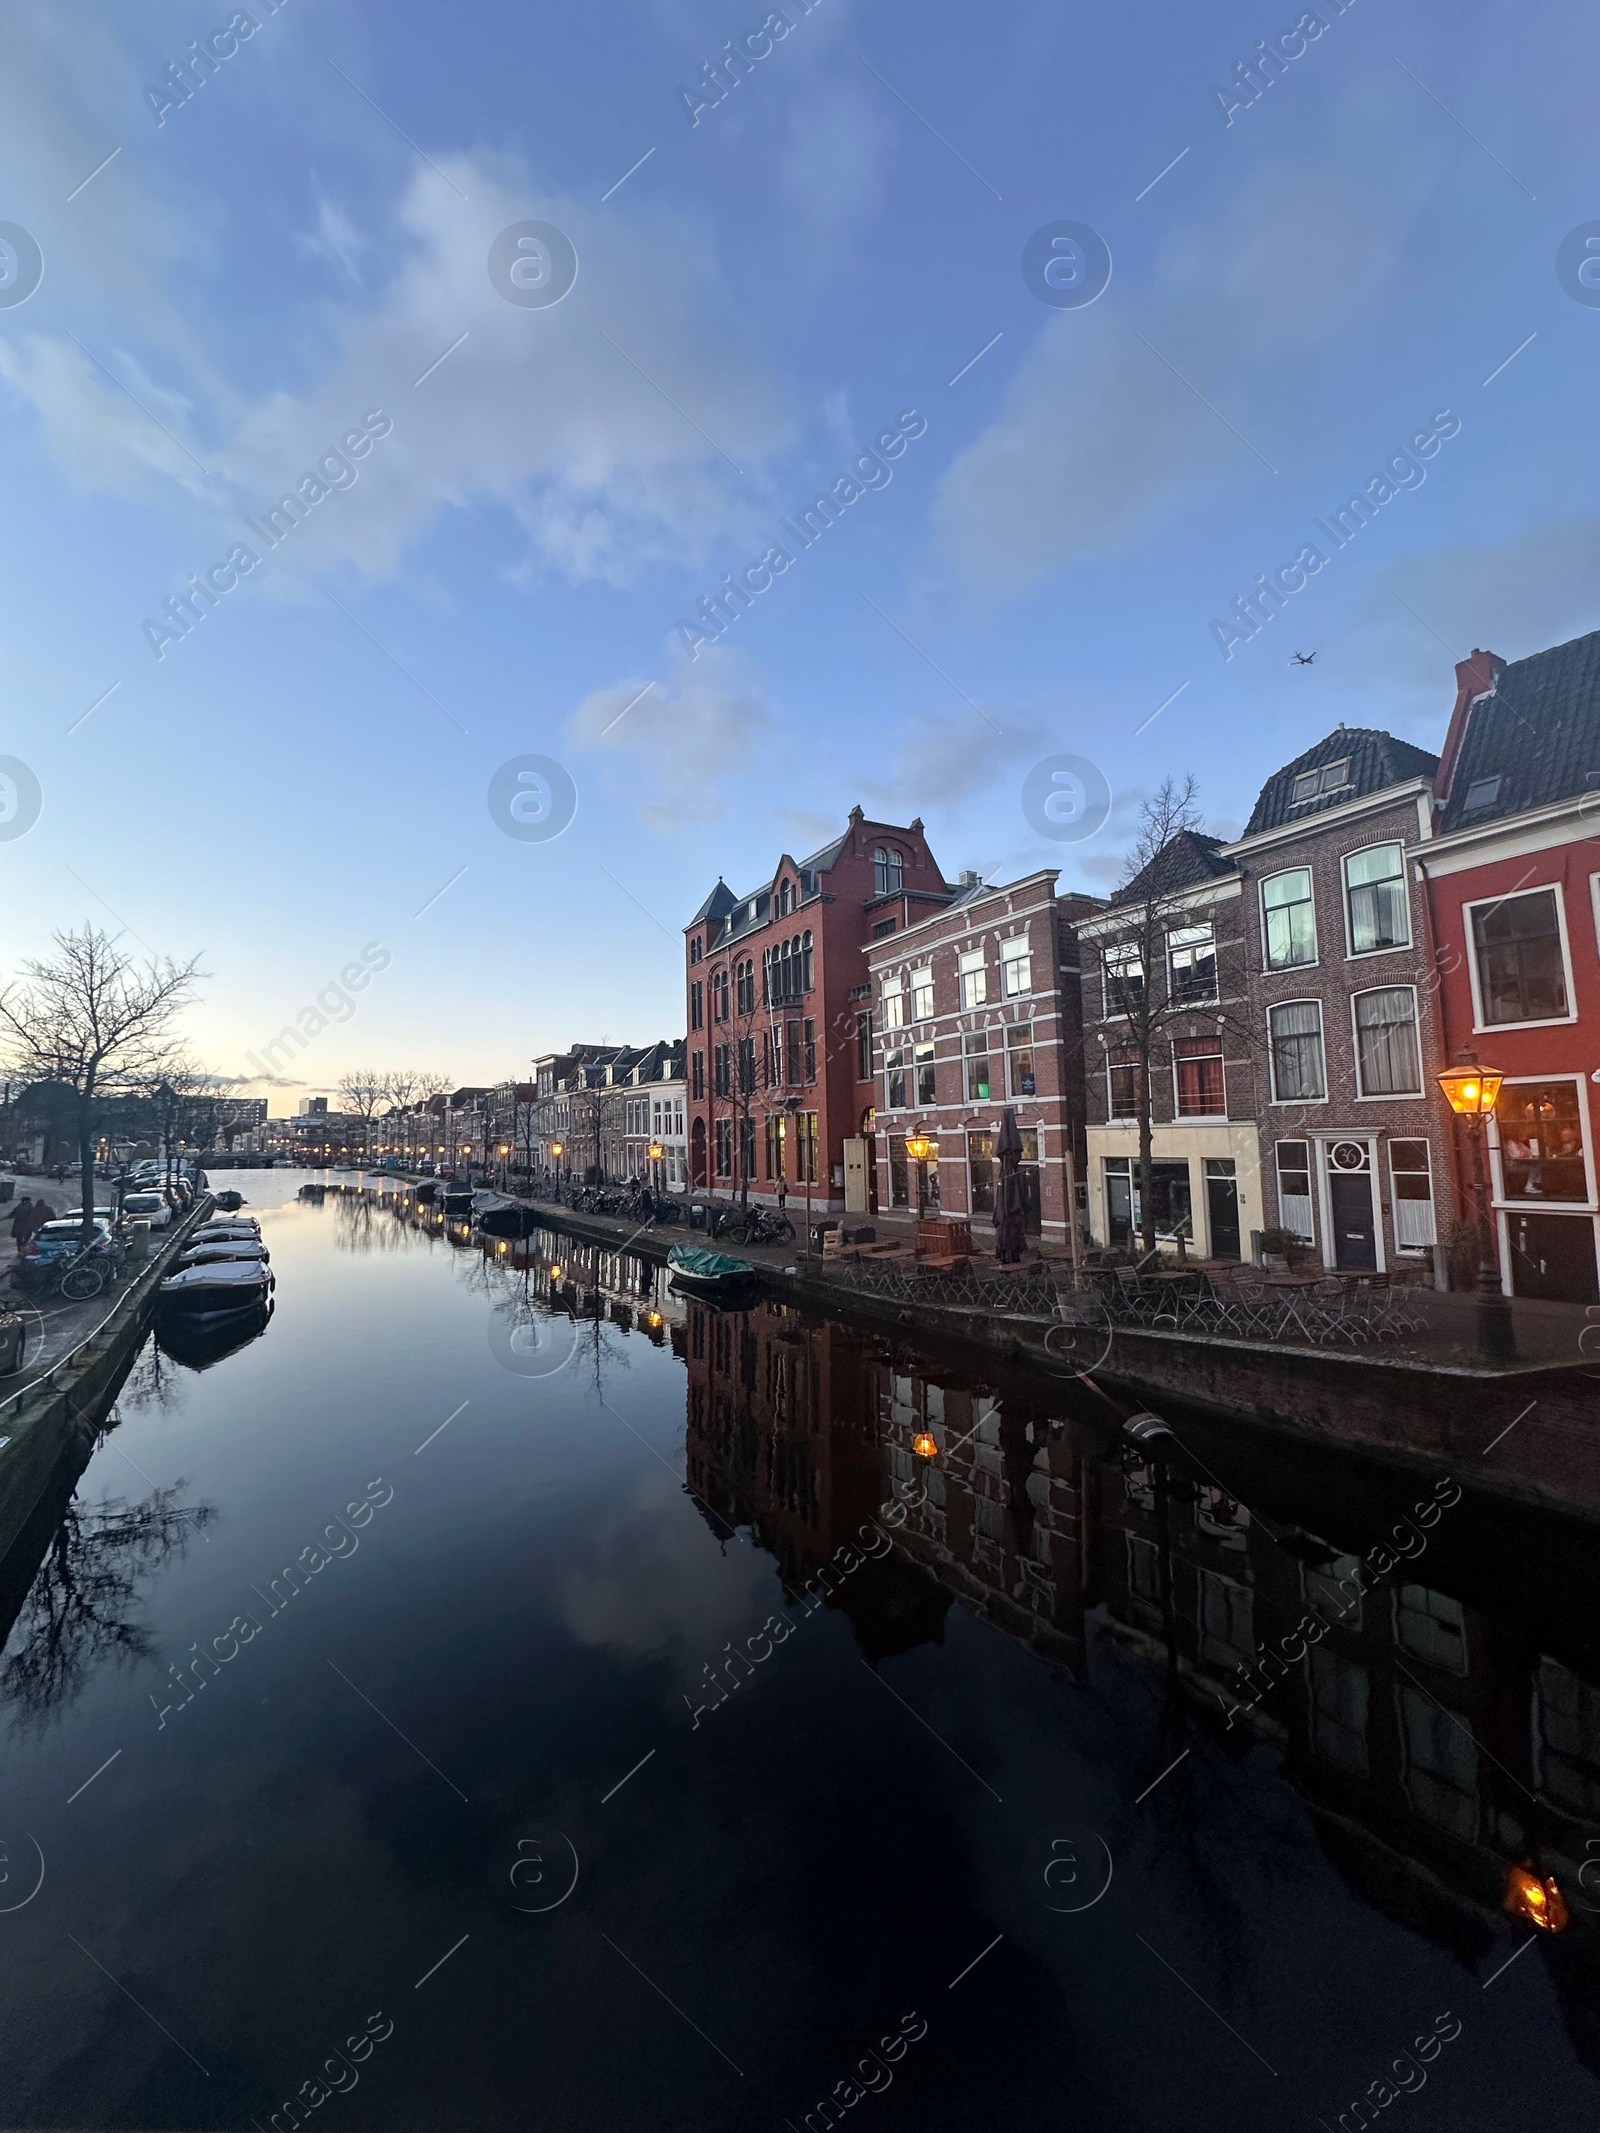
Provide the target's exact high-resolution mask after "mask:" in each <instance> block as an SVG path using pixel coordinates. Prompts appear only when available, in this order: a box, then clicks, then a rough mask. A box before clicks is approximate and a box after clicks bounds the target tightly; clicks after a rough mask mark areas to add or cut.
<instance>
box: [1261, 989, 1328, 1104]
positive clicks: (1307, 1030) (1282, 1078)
mask: <svg viewBox="0 0 1600 2133" xmlns="http://www.w3.org/2000/svg"><path fill="white" fill-rule="evenodd" d="M1271 1026H1272V1085H1273V1089H1274V1091H1275V1093H1276V1095H1277V1098H1278V1101H1279V1102H1280V1103H1293V1102H1296V1101H1304V1100H1305V1099H1306V1098H1308V1097H1309V1098H1315V1097H1319V1096H1326V1095H1327V1093H1328V1088H1327V1079H1326V1076H1325V1074H1324V1072H1323V1065H1322V1010H1321V1008H1320V1007H1319V1006H1318V1005H1317V1003H1316V1001H1315V1000H1290V1001H1288V1002H1287V1003H1286V1004H1285V1005H1284V1006H1282V1007H1275V1008H1273V1010H1272V1016H1271Z"/></svg>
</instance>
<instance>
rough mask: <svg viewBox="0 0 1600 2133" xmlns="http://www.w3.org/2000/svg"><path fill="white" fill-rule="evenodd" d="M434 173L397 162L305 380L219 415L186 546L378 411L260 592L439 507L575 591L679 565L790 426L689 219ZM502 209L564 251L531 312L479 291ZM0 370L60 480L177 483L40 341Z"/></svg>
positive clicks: (100, 396) (64, 348) (489, 171)
mask: <svg viewBox="0 0 1600 2133" xmlns="http://www.w3.org/2000/svg"><path fill="white" fill-rule="evenodd" d="M440 169H441V170H442V171H443V173H444V175H445V177H446V178H448V179H449V180H451V181H453V183H454V185H456V186H458V187H459V188H460V191H461V192H462V193H465V194H466V195H467V199H466V200H465V201H463V200H462V199H461V198H460V197H459V196H458V194H457V193H456V192H454V191H452V190H451V187H450V185H449V184H446V183H444V182H442V181H441V179H440V178H439V177H436V176H434V175H433V174H432V173H431V172H428V171H423V172H419V173H418V174H417V176H416V177H415V179H414V180H413V181H412V183H411V185H410V187H409V189H408V191H407V193H406V195H405V197H404V200H403V202H402V205H401V210H400V221H401V225H402V232H403V238H404V245H405V253H406V256H405V260H404V263H403V265H402V266H401V267H400V268H399V270H398V271H397V272H396V273H395V274H394V275H393V277H392V278H391V279H390V281H389V282H388V284H387V285H386V287H385V288H384V289H383V290H382V292H381V293H380V294H378V295H376V296H375V297H372V298H371V299H370V300H369V301H368V303H367V304H366V305H365V306H364V307H363V308H362V309H361V310H360V311H359V312H355V313H353V314H352V315H351V316H350V317H349V319H348V322H347V324H346V326H345V328H344V331H343V334H342V338H341V342H340V345H339V347H338V351H337V353H336V355H335V357H334V359H333V361H332V362H331V363H330V365H329V366H328V368H327V370H326V373H325V375H324V376H323V377H322V379H321V381H320V383H318V384H317V385H316V386H315V387H314V388H313V389H312V390H310V391H309V392H302V393H290V392H276V393H273V394H272V395H270V396H269V397H268V398H266V399H264V400H262V401H260V402H258V403H257V404H255V405H254V406H249V405H247V406H245V407H244V408H243V409H242V410H237V411H236V410H235V409H234V408H233V407H231V406H230V407H226V408H224V409H222V410H221V416H222V420H223V422H224V423H225V425H226V435H225V437H224V439H223V441H221V442H214V443H212V444H210V445H209V446H202V447H201V448H200V451H201V456H202V457H203V458H204V460H205V462H206V464H207V465H208V466H209V467H211V468H213V469H215V470H216V472H217V475H218V481H217V483H216V484H215V489H214V494H215V496H216V501H217V503H218V506H219V508H218V510H217V513H216V519H215V524H214V527H213V529H212V531H211V532H210V533H209V535H207V534H201V535H200V536H199V538H200V540H201V541H202V543H203V542H204V541H205V540H206V539H210V540H211V541H212V542H213V543H215V544H216V545H217V546H218V552H219V553H222V552H225V551H226V548H227V547H228V545H229V544H230V543H231V542H232V541H234V540H237V539H239V538H241V529H240V528H239V526H238V514H240V513H249V514H250V515H252V516H254V515H255V514H256V513H257V512H258V511H260V510H261V509H263V508H264V507H266V506H267V505H269V504H270V503H271V502H272V501H273V500H274V499H275V498H277V497H278V496H280V495H281V494H283V493H284V491H285V489H286V488H288V487H290V486H291V485H292V484H294V483H295V482H296V481H298V479H299V478H300V476H301V475H302V474H303V473H304V472H306V471H307V470H308V469H309V468H310V467H311V465H312V464H313V462H314V461H315V459H316V457H317V456H318V455H319V454H320V453H322V452H324V451H326V450H328V449H329V448H330V447H332V446H334V445H335V444H336V443H337V441H338V439H339V438H340V436H341V435H342V434H343V433H344V432H345V431H347V430H348V429H350V428H351V427H352V426H354V425H356V424H357V423H358V422H359V420H360V418H361V416H362V414H363V412H364V411H365V410H367V409H369V408H374V407H381V408H383V409H384V410H385V412H387V413H388V414H390V415H391V416H392V418H393V421H394V433H393V436H392V437H390V438H388V439H387V440H386V441H385V442H384V443H383V444H382V445H381V446H380V447H379V448H378V450H377V451H376V452H375V453H374V454H373V455H372V456H371V457H370V458H368V459H367V460H366V461H365V462H364V463H363V466H362V468H361V477H360V480H359V481H358V482H357V484H356V486H355V487H354V488H352V489H349V490H347V491H346V492H345V493H344V494H342V495H341V496H339V497H338V498H337V500H334V501H330V502H329V503H328V504H327V505H325V506H323V507H322V508H320V509H318V510H317V511H316V512H315V513H314V514H313V515H312V516H311V517H310V518H309V519H308V520H307V521H306V524H305V525H304V527H303V528H301V529H299V530H298V531H297V533H296V535H295V537H294V539H293V541H292V542H291V543H289V544H287V545H286V546H285V547H284V548H283V549H282V550H281V551H280V552H278V553H277V554H275V555H274V557H273V564H274V568H273V570H272V572H271V573H270V574H269V576H268V577H266V578H264V579H263V581H262V582H263V583H270V584H272V585H273V586H275V587H276V588H277V589H278V590H279V591H283V590H285V589H289V588H292V587H293V586H294V585H295V582H296V581H297V580H298V581H301V582H302V583H303V581H304V580H306V579H309V578H313V577H319V576H321V575H322V574H324V573H325V572H326V571H327V569H328V568H329V567H330V566H331V565H334V564H337V563H339V562H341V561H342V562H347V563H349V564H351V565H353V566H354V567H355V568H356V569H357V570H358V571H359V572H360V573H362V574H363V575H364V576H366V577H368V578H379V577H384V576H387V575H389V574H391V573H392V572H393V571H394V570H395V569H396V568H397V566H398V564H399V562H400V560H401V557H402V554H403V552H404V550H405V548H406V546H407V544H408V543H409V542H411V541H413V540H415V539H417V538H418V537H420V536H421V535H422V534H423V533H424V532H425V530H426V528H427V527H428V525H429V523H430V521H431V520H432V519H433V518H434V516H435V515H436V514H437V513H438V512H439V510H440V509H441V508H442V507H444V506H446V505H451V504H453V505H456V506H465V505H468V504H471V503H475V502H479V503H481V502H485V501H487V502H498V503H500V504H502V505H503V506H505V507H507V508H508V509H510V510H511V511H512V512H513V513H514V514H515V515H516V516H517V518H518V519H519V521H520V522H521V524H522V525H523V527H524V529H525V530H526V532H527V533H528V534H529V535H530V536H531V538H532V541H533V544H534V550H535V554H536V556H537V557H538V558H539V559H541V560H542V561H543V562H545V563H547V564H551V565H554V566H555V567H557V568H559V569H561V570H563V571H564V572H566V574H567V575H568V576H569V577H571V578H573V579H577V580H581V579H584V578H592V577H602V578H606V579H608V580H610V581H611V582H613V583H617V582H623V581H625V580H626V579H627V577H628V576H630V575H631V574H632V573H633V572H634V571H635V570H637V569H638V568H639V567H640V566H641V564H643V563H646V562H649V561H652V560H657V559H660V558H663V557H668V556H670V557H671V558H673V559H674V560H676V561H680V562H681V561H683V560H684V559H685V558H686V557H694V558H699V557H701V556H703V555H704V554H705V553H706V551H707V550H708V549H709V547H710V545H711V544H712V543H713V541H715V540H718V539H720V538H722V537H723V536H724V535H725V534H726V533H727V532H728V531H729V529H730V527H734V528H737V529H739V530H741V531H742V530H743V529H744V526H745V524H746V521H747V519H748V518H749V517H750V516H751V515H752V514H753V513H754V512H755V511H756V509H757V508H758V504H759V499H758V498H756V497H753V496H752V495H751V494H750V485H749V483H748V481H746V482H743V483H741V482H740V479H739V477H738V476H736V475H735V473H734V467H733V465H731V464H729V461H730V460H731V461H733V462H736V463H737V465H738V466H739V467H740V468H742V469H744V470H745V471H746V473H747V474H749V473H750V472H752V471H753V470H754V469H756V468H758V467H759V466H760V464H761V462H762V461H763V460H764V459H766V458H767V457H768V456H769V455H770V454H771V453H773V452H775V451H776V450H777V449H778V448H779V447H780V446H781V445H782V444H783V443H784V442H785V441H786V440H787V439H788V436H789V434H790V424H789V419H788V414H787V410H786V406H785V401H784V396H783V393H782V391H781V390H780V387H779V386H778V384H777V382H776V380H775V378H774V375H773V373H772V371H771V369H770V367H769V366H768V365H767V364H766V363H765V362H763V360H762V359H761V357H760V356H759V355H758V354H757V353H756V352H755V350H754V349H753V348H752V347H751V345H750V344H749V342H748V341H747V339H746V338H745V336H744V334H743V333H742V331H741V330H740V328H739V326H738V323H737V321H736V320H735V319H734V317H733V316H732V314H731V309H730V307H729V305H728V304H727V303H726V301H725V299H724V295H723V292H722V290H721V287H720V283H719V279H718V275H717V270H716V263H715V261H714V259H713V257H712V256H711V253H710V250H709V247H708V242H707V239H706V237H705V235H704V232H703V230H702V229H701V228H698V227H696V226H694V225H692V224H690V223H688V222H686V221H685V220H683V219H682V218H680V217H678V216H677V215H675V214H673V213H671V212H669V211H667V210H663V209H659V208H654V207H651V206H649V205H639V206H635V207H633V208H631V209H629V208H624V209H623V210H622V211H621V212H618V210H617V209H616V208H614V207H613V208H608V209H607V210H606V215H607V217H608V218H609V219H608V220H607V222H606V226H605V231H604V236H603V237H602V235H601V231H600V229H599V227H598V224H597V220H596V212H595V209H594V207H593V204H592V203H590V202H587V201H581V202H580V201H578V200H574V199H571V198H568V197H565V196H560V195H553V194H549V193H545V192H542V191H541V190H539V189H538V188H537V187H536V186H535V185H534V184H533V183H532V181H531V180H530V179H529V178H528V177H527V175H526V173H525V172H524V171H523V170H522V169H521V168H520V166H518V165H517V164H515V163H514V162H512V161H510V160H508V159H504V158H489V157H486V156H480V157H477V158H469V157H464V156H463V157H455V158H451V159H441V161H440ZM523 221H547V222H553V223H554V224H555V225H556V226H557V227H558V228H560V229H562V230H564V231H565V232H566V233H567V235H568V236H569V237H570V238H571V240H572V242H573V243H574V244H575V246H576V248H577V252H578V259H579V271H578V278H577V282H576V284H575V286H574V287H573V289H572V291H571V293H570V294H569V295H568V296H567V297H566V298H565V299H564V300H563V301H562V302H560V303H558V304H556V305H553V306H551V307H550V308H548V309H545V310H529V309H523V308H520V307H518V306H516V305H514V304H511V303H508V302H506V301H505V300H504V298H503V297H501V296H500V294H499V293H498V292H497V291H496V290H495V289H494V288H493V287H492V286H491V284H490V280H489V274H488V266H487V261H488V254H489V247H490V245H491V243H492V242H493V240H494V239H495V237H496V236H498V235H499V233H500V232H501V231H502V230H503V229H505V228H506V227H507V226H508V225H510V224H512V223H515V222H523ZM463 335H465V336H466V338H465V339H464V340H463V339H462V336H463ZM453 342H460V345H459V347H457V348H456V349H455V351H454V353H452V354H450V355H449V356H448V357H447V359H446V360H445V361H444V363H442V364H441V365H440V367H439V369H438V370H437V371H435V372H434V374H433V375H432V376H431V377H429V378H427V379H426V381H425V382H424V383H423V384H421V385H418V384H417V382H416V381H417V380H418V379H419V378H420V377H422V375H423V373H424V372H425V371H427V369H428V368H429V366H430V365H431V364H433V363H434V362H435V361H436V360H437V359H438V358H439V357H440V356H443V355H444V353H445V351H446V350H447V349H449V348H450V347H451V344H452V343H453ZM0 375H3V376H4V377H5V379H6V382H7V383H8V384H10V385H12V386H13V388H14V389H15V390H17V391H18V392H20V393H22V394H24V395H25V396H26V397H28V398H29V399H31V400H32V402H33V404H34V406H35V407H36V409H37V410H38V412H39V415H40V417H41V420H42V421H43V423H44V426H45V429H46V433H47V435H48V437H49V439H50V442H51V444H52V446H53V448H54V450H55V451H56V453H57V454H58V456H59V457H60V458H61V460H62V462H63V463H64V464H66V465H68V466H70V467H71V469H72V470H73V474H74V477H75V478H76V479H78V480H80V481H82V482H84V483H85V484H88V485H93V486H98V487H101V488H105V489H109V490H112V491H116V492H121V493H127V492H128V491H129V490H130V489H133V488H136V487H137V486H138V484H139V482H140V480H141V479H143V480H144V482H145V483H146V485H147V486H148V488H149V489H150V491H151V493H152V494H157V495H159V494H161V493H163V492H165V493H166V494H167V495H169V496H170V493H171V491H170V488H169V487H168V483H170V482H171V481H174V480H176V481H178V482H180V483H182V484H183V485H184V486H185V487H188V488H191V490H192V489H193V488H194V487H195V486H196V475H197V470H196V469H195V468H194V467H193V466H192V465H191V464H190V463H189V462H187V461H185V460H184V458H183V455H182V454H181V452H179V451H177V450H176V449H175V448H174V447H172V446H171V445H170V444H167V443H164V442H163V441H162V439H161V436H160V433H159V432H158V431H153V430H152V429H151V426H150V425H149V424H148V423H143V427H142V428H141V427H140V424H141V423H142V422H143V418H141V417H139V416H138V415H137V411H136V410H134V409H133V408H131V407H130V406H128V404H127V403H126V401H125V400H124V398H123V396H122V395H120V394H119V393H118V392H117V391H116V388H115V386H113V385H112V384H111V383H110V382H109V381H107V380H106V379H105V378H104V377H103V376H101V375H100V374H99V373H98V372H97V371H95V370H94V368H93V366H92V365H91V364H89V363H87V362H86V361H85V360H84V358H83V357H82V355H81V354H80V353H79V352H78V351H77V350H76V349H75V348H74V346H73V344H72V343H71V342H70V341H68V340H66V339H64V338H63V337H62V336H59V335H48V334H42V335H39V336H36V337H35V339H34V340H33V342H32V343H31V344H29V346H28V349H27V352H26V355H25V357H23V358H18V357H16V356H11V357H9V358H6V359H5V360H4V362H3V365H0ZM148 389H149V390H150V391H152V392H154V390H155V389H154V388H153V387H152V388H148ZM140 396H141V398H143V397H145V395H144V393H141V395H140ZM165 399H166V404H167V405H168V406H169V411H170V409H171V407H172V406H174V405H175V404H176V403H174V401H173V396H171V395H170V394H168V395H166V396H165ZM171 426H173V427H178V425H177V423H173V424H172V425H171ZM147 432H148V434H146V433H147ZM180 434H185V432H184V431H183V430H180ZM710 438H715V440H716V442H715V444H712V443H711V442H709V441H708V439H710ZM186 441H187V438H186ZM719 448H720V449H719ZM724 453H726V454H727V455H728V457H727V458H726V459H725V458H724V457H723V456H722V454H724ZM223 498H226V500H227V508H226V509H225V510H224V509H223V508H221V505H222V500H223ZM224 536H226V537H224ZM201 560H204V558H203V557H202V558H201Z"/></svg>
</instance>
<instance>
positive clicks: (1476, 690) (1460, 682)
mask: <svg viewBox="0 0 1600 2133" xmlns="http://www.w3.org/2000/svg"><path fill="white" fill-rule="evenodd" d="M1505 670H1506V663H1505V661H1504V660H1503V659H1502V658H1501V657H1500V654H1499V653H1498V652H1480V651H1477V650H1474V652H1473V654H1472V657H1471V658H1470V659H1458V660H1457V661H1456V702H1455V709H1454V710H1453V711H1452V712H1451V714H1450V730H1449V731H1448V732H1447V733H1446V735H1445V737H1444V747H1443V749H1442V750H1441V751H1440V755H1439V768H1438V769H1437V771H1435V773H1434V779H1433V796H1434V798H1435V799H1436V800H1437V801H1438V802H1439V804H1440V806H1441V807H1442V806H1443V805H1444V803H1445V802H1446V801H1447V800H1448V799H1449V797H1450V785H1451V781H1452V780H1453V779H1454V777H1455V774H1456V764H1457V762H1458V760H1459V759H1460V755H1461V747H1462V743H1463V742H1464V741H1465V740H1466V737H1467V720H1468V717H1469V715H1470V713H1471V710H1472V706H1473V702H1474V699H1475V698H1477V697H1480V696H1487V695H1488V693H1489V691H1490V690H1491V689H1493V688H1494V686H1495V684H1496V683H1497V682H1498V681H1499V679H1500V676H1501V675H1502V674H1503V673H1504V672H1505Z"/></svg>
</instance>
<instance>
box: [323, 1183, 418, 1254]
mask: <svg viewBox="0 0 1600 2133" xmlns="http://www.w3.org/2000/svg"><path fill="white" fill-rule="evenodd" d="M330 1197H333V1213H334V1242H335V1244H336V1245H337V1246H338V1248H339V1250H340V1251H341V1252H403V1251H404V1250H405V1249H406V1245H407V1232H406V1228H405V1224H404V1223H403V1222H397V1221H396V1220H395V1219H394V1217H395V1214H396V1212H397V1210H396V1209H395V1207H394V1206H393V1204H392V1203H391V1202H389V1201H387V1200H381V1199H374V1198H372V1197H371V1196H369V1195H368V1194H367V1193H364V1192H341V1193H339V1194H338V1195H337V1196H330Z"/></svg>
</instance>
